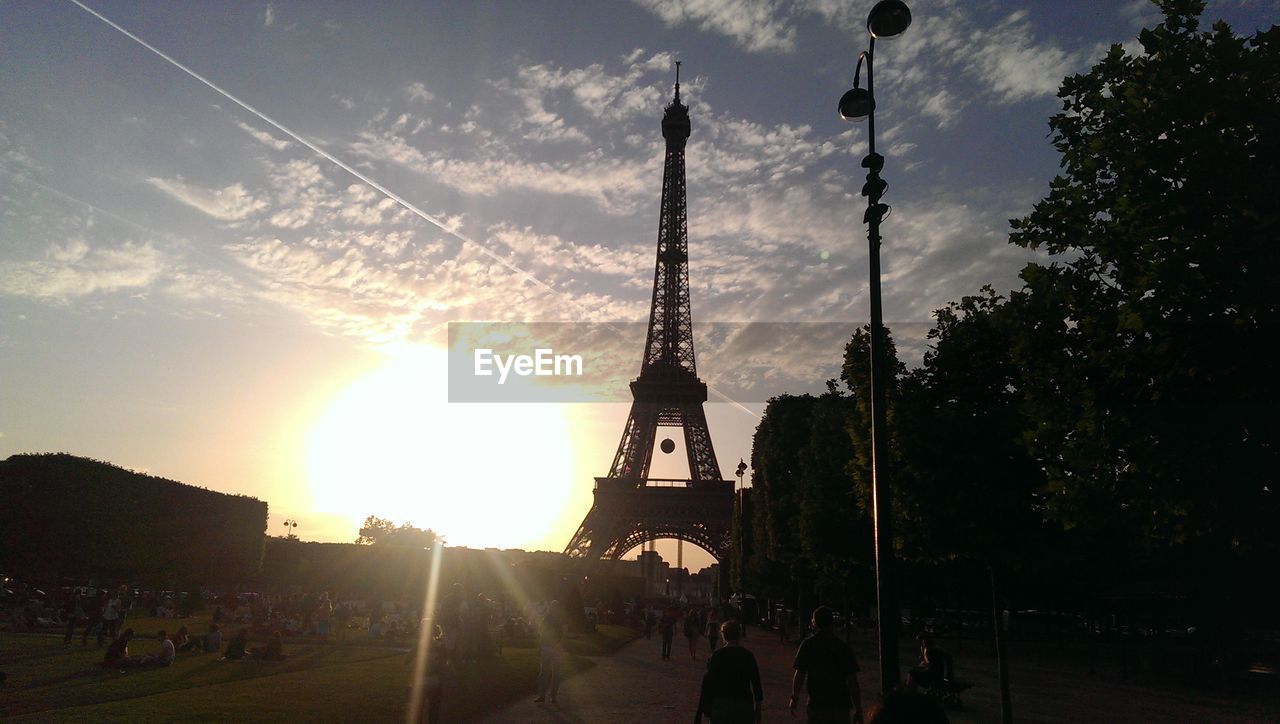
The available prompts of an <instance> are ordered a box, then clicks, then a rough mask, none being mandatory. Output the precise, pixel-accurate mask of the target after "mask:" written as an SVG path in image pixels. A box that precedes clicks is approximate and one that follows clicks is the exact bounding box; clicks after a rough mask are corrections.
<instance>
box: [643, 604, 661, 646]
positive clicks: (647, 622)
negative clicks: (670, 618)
mask: <svg viewBox="0 0 1280 724" xmlns="http://www.w3.org/2000/svg"><path fill="white" fill-rule="evenodd" d="M657 622H658V617H657V616H654V615H653V610H652V609H648V608H646V609H645V610H644V637H645V638H646V639H652V638H653V627H654V624H656V623H657Z"/></svg>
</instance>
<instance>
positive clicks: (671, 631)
mask: <svg viewBox="0 0 1280 724" xmlns="http://www.w3.org/2000/svg"><path fill="white" fill-rule="evenodd" d="M658 633H659V634H661V635H662V658H663V659H665V660H669V659H670V658H671V642H672V640H674V639H675V637H676V612H675V608H674V607H672V606H667V607H666V608H664V609H662V620H661V621H659V622H658Z"/></svg>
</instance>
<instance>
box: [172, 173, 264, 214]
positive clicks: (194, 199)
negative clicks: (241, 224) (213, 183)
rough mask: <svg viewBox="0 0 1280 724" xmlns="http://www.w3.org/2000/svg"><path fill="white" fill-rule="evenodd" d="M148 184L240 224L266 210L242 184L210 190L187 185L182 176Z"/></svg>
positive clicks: (193, 206)
mask: <svg viewBox="0 0 1280 724" xmlns="http://www.w3.org/2000/svg"><path fill="white" fill-rule="evenodd" d="M147 183H149V184H151V185H152V186H154V187H155V188H157V189H159V190H161V191H163V192H164V193H166V194H168V195H169V196H171V197H172V198H174V199H177V200H178V201H181V202H182V203H184V204H186V205H187V206H190V207H192V208H194V209H197V210H199V211H202V212H204V213H206V214H208V215H209V216H212V217H213V218H215V219H220V220H222V221H239V220H241V219H244V218H247V217H248V216H249V215H251V214H254V213H256V212H258V211H261V210H263V209H265V208H267V205H268V204H267V202H266V200H264V199H261V198H258V197H255V196H254V195H253V194H250V193H249V192H248V191H247V190H246V189H245V187H244V186H243V185H242V184H239V183H234V184H231V185H229V186H224V187H223V188H220V189H211V188H206V187H203V186H199V185H197V184H192V183H187V182H186V181H184V180H183V179H182V177H181V176H179V177H177V178H173V179H163V178H157V177H154V176H153V177H151V178H148V179H147Z"/></svg>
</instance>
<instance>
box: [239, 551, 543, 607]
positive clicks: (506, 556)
mask: <svg viewBox="0 0 1280 724" xmlns="http://www.w3.org/2000/svg"><path fill="white" fill-rule="evenodd" d="M435 560H436V554H435V551H434V550H433V549H423V548H421V547H413V546H399V545H394V544H375V545H357V544H355V543H314V542H308V541H299V540H295V539H290V538H270V537H269V538H267V541H266V556H265V557H264V560H263V564H262V570H261V573H260V574H259V575H257V576H255V577H254V579H253V583H252V587H253V589H254V590H258V591H262V592H266V593H288V592H292V591H331V592H334V593H335V594H336V595H339V596H343V597H351V598H366V597H375V598H381V599H384V600H388V601H399V600H410V601H417V600H421V599H422V598H423V597H424V596H425V595H426V592H427V585H428V579H429V578H430V576H431V573H432V566H433V563H434V561H435ZM438 560H439V561H440V572H439V575H438V581H439V583H438V585H440V586H445V587H447V586H448V585H451V584H452V583H461V584H463V587H464V588H465V589H466V590H468V591H472V592H485V593H491V594H495V593H502V592H508V591H518V592H519V593H520V594H521V595H522V596H524V597H526V598H528V599H529V600H535V601H541V600H548V599H551V598H555V597H557V596H558V595H561V594H562V592H563V590H564V589H565V584H564V581H563V577H564V575H565V573H566V571H567V569H568V567H567V566H566V565H565V561H564V558H563V556H561V555H560V554H558V553H525V552H524V551H514V552H511V553H507V552H503V551H494V550H473V549H465V548H445V549H443V550H442V551H441V552H440V554H439V559H438Z"/></svg>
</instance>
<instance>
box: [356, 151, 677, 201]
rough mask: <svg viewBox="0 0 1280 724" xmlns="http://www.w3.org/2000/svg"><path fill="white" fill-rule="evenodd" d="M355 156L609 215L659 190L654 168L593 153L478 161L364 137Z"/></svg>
mask: <svg viewBox="0 0 1280 724" xmlns="http://www.w3.org/2000/svg"><path fill="white" fill-rule="evenodd" d="M351 150H352V152H353V153H355V154H357V155H359V156H363V157H365V158H368V159H373V160H378V161H384V162H388V163H394V164H397V165H400V166H404V167H406V168H409V169H411V170H414V171H417V172H418V173H420V174H422V175H424V176H426V177H429V178H430V179H432V180H434V181H436V182H438V183H442V184H445V185H447V186H450V187H452V188H454V189H457V190H459V191H461V192H463V193H467V194H473V195H479V196H494V195H496V194H499V193H501V192H505V191H534V192H540V193H546V194H554V195H567V196H578V197H581V198H585V199H590V200H591V201H593V202H595V203H596V204H597V205H599V206H600V207H601V208H602V209H603V210H605V211H607V212H609V213H625V212H628V211H630V210H632V209H633V208H634V201H635V200H636V199H637V198H638V196H639V195H640V194H641V193H644V192H649V193H650V194H651V193H652V191H653V186H654V180H653V179H654V174H653V172H652V171H651V170H650V168H648V167H646V166H645V165H642V164H639V163H635V162H633V161H629V160H624V159H617V158H611V157H607V156H605V155H604V154H602V153H598V152H596V153H592V154H589V155H587V156H585V157H579V158H577V159H572V160H569V161H557V162H551V161H527V160H521V159H519V158H513V157H511V156H510V155H508V154H494V155H492V156H487V157H482V158H477V159H460V158H453V157H451V156H449V155H446V154H444V153H441V152H437V151H430V152H427V151H422V150H420V149H419V148H417V147H416V146H414V145H412V144H410V143H409V142H408V141H406V140H405V139H404V138H402V137H400V136H397V135H395V134H392V133H386V132H384V133H376V132H369V131H366V132H362V133H361V134H360V140H358V141H356V142H355V143H353V144H351Z"/></svg>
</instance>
